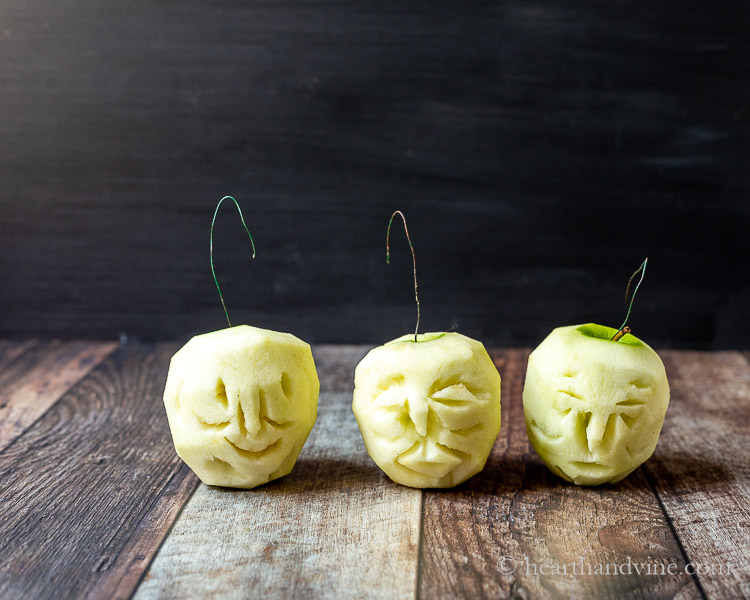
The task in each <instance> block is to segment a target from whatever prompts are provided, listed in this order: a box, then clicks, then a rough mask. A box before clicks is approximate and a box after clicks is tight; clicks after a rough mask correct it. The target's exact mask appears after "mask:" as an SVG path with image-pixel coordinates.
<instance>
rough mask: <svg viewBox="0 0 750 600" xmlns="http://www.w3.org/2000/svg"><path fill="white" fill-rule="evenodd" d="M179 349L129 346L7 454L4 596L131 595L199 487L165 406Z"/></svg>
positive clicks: (1, 550)
mask: <svg viewBox="0 0 750 600" xmlns="http://www.w3.org/2000/svg"><path fill="white" fill-rule="evenodd" d="M175 349H176V348H175V347H174V346H173V345H166V346H158V347H156V348H153V347H142V346H124V347H121V348H120V349H119V350H118V351H117V352H115V353H114V354H112V355H111V356H110V357H108V358H107V359H105V360H104V361H103V362H102V363H101V364H100V365H99V366H98V367H96V368H95V369H94V370H93V371H91V373H89V375H88V376H87V377H85V378H84V379H83V380H82V381H80V382H79V383H78V384H77V385H75V386H74V387H73V388H71V389H70V390H69V391H68V392H67V393H66V394H65V395H64V396H63V397H62V398H61V399H60V400H59V401H58V402H57V403H55V405H54V406H53V407H52V408H51V409H50V410H48V411H47V413H46V414H45V415H44V416H43V417H42V418H41V419H40V420H38V421H37V422H36V423H35V424H34V425H33V426H32V427H31V428H29V429H28V430H27V431H26V433H25V434H24V435H23V436H21V437H20V438H18V439H17V440H16V442H15V443H14V444H12V445H10V446H8V447H7V448H6V449H5V450H4V451H3V452H2V453H0V522H2V523H3V535H2V537H0V556H2V557H3V560H2V561H0V596H1V597H3V598H29V597H35V598H37V597H41V598H46V597H49V598H66V597H82V596H85V595H86V594H87V593H89V592H94V595H96V592H97V591H112V593H113V595H116V596H119V597H127V596H129V595H130V593H131V591H132V588H133V587H134V586H135V585H136V583H137V580H138V569H139V568H140V569H143V568H145V567H146V566H147V565H148V563H149V561H150V558H151V557H152V556H153V554H154V553H155V552H156V548H157V547H158V544H159V543H160V541H161V539H162V538H163V536H164V534H165V533H166V531H167V530H168V528H169V525H170V524H171V519H173V518H174V516H175V515H176V507H179V506H181V505H182V504H183V503H184V501H185V500H186V498H187V497H188V496H189V494H190V492H191V491H192V489H193V486H194V482H195V480H194V479H193V485H191V484H190V475H189V472H188V470H187V469H185V468H183V466H182V463H181V461H180V460H179V459H178V458H177V456H176V455H175V453H174V450H173V449H172V447H171V440H170V436H169V431H168V427H167V421H166V415H165V414H164V409H163V406H162V403H161V394H162V390H163V386H164V380H165V376H166V370H167V365H168V362H169V358H170V356H171V355H172V353H173V352H174V350H175ZM141 572H142V571H141ZM102 595H105V594H102Z"/></svg>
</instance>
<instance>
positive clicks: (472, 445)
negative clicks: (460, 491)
mask: <svg viewBox="0 0 750 600" xmlns="http://www.w3.org/2000/svg"><path fill="white" fill-rule="evenodd" d="M352 409H353V410H354V414H355V416H356V418H357V422H358V423H359V428H360V431H361V432H362V438H363V439H364V442H365V446H366V447H367V451H368V453H369V455H370V456H371V457H372V459H373V460H374V461H375V462H376V463H377V465H378V466H379V467H380V468H381V469H383V471H385V473H386V474H387V475H388V476H389V477H390V478H391V479H393V480H394V481H396V482H398V483H401V484H404V485H408V486H411V487H451V486H454V485H457V484H459V483H461V482H462V481H465V480H466V479H468V478H469V477H471V476H472V475H474V474H476V473H478V472H479V471H481V470H482V468H483V467H484V464H485V462H486V460H487V456H488V455H489V452H490V450H491V449H492V445H493V443H494V441H495V438H496V437H497V434H498V432H499V430H500V375H499V374H498V372H497V369H496V368H495V366H494V365H493V363H492V360H491V359H490V357H489V356H488V355H487V352H486V350H485V349H484V346H482V344H481V343H479V342H477V341H476V340H472V339H471V338H467V337H465V336H463V335H460V334H457V333H428V334H423V335H420V336H419V341H418V342H415V341H414V336H413V335H406V336H403V337H401V338H398V339H396V340H393V341H392V342H389V343H387V344H385V345H384V346H380V347H378V348H374V349H373V350H371V351H370V353H369V354H368V355H367V356H365V358H364V359H362V361H361V362H360V363H359V365H358V366H357V370H356V373H355V390H354V402H353V405H352Z"/></svg>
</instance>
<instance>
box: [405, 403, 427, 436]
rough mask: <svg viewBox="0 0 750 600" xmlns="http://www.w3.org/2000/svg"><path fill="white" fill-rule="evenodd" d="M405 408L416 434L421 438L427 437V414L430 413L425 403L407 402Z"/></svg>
mask: <svg viewBox="0 0 750 600" xmlns="http://www.w3.org/2000/svg"><path fill="white" fill-rule="evenodd" d="M406 408H407V410H408V411H409V418H410V419H411V421H412V423H414V428H415V429H416V430H417V433H418V434H419V435H421V436H423V437H424V436H425V435H427V413H428V412H429V411H430V407H429V406H427V402H425V401H422V402H409V401H408V400H407V401H406Z"/></svg>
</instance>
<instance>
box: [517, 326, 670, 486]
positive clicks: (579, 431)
mask: <svg viewBox="0 0 750 600" xmlns="http://www.w3.org/2000/svg"><path fill="white" fill-rule="evenodd" d="M616 333H617V329H614V328H611V327H605V326H603V325H595V324H593V323H588V324H585V325H572V326H569V327H559V328H557V329H555V330H553V331H552V332H551V333H550V334H549V335H548V336H547V338H546V339H545V340H544V341H543V342H542V343H541V344H540V345H539V346H538V347H537V348H536V349H535V350H534V351H533V352H532V353H531V356H530V357H529V364H528V369H527V372H526V383H525V385H524V390H523V408H524V415H525V419H526V432H527V434H528V436H529V440H530V441H531V444H532V446H534V449H535V450H536V452H537V454H539V456H540V457H541V458H542V460H543V461H544V462H545V463H546V465H547V466H548V467H549V469H550V470H551V471H552V472H554V473H555V474H557V475H559V476H560V477H562V478H563V479H566V480H568V481H571V482H573V483H575V484H578V485H599V484H602V483H617V482H618V481H620V480H622V479H623V478H625V477H627V476H628V475H629V474H630V473H631V472H633V471H634V470H635V469H637V468H638V467H639V466H640V465H641V464H642V463H643V462H644V461H646V460H647V459H648V458H649V457H650V456H651V454H653V452H654V448H656V443H657V441H658V439H659V433H660V432H661V428H662V424H663V423H664V416H665V414H666V412H667V405H668V404H669V382H668V381H667V375H666V372H665V370H664V364H663V363H662V361H661V359H660V358H659V355H658V354H656V352H654V350H653V349H651V347H650V346H648V345H647V344H646V343H645V342H643V341H641V340H639V339H638V338H637V337H635V336H634V335H632V334H630V333H627V334H625V335H624V336H623V337H621V338H620V339H619V340H617V341H614V340H612V337H613V336H614V335H615V334H616Z"/></svg>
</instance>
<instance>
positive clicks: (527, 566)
mask: <svg viewBox="0 0 750 600" xmlns="http://www.w3.org/2000/svg"><path fill="white" fill-rule="evenodd" d="M494 357H495V361H496V364H497V366H498V369H499V370H500V373H501V375H502V376H503V401H502V404H503V428H502V430H501V433H500V436H499V438H498V440H497V443H496V444H495V447H494V449H493V452H492V454H491V456H490V459H489V460H488V463H487V466H486V467H485V470H484V471H483V472H482V473H480V474H479V475H477V476H476V477H474V478H473V479H471V480H470V481H468V482H467V483H466V484H464V485H463V486H461V487H459V488H458V489H457V490H455V491H453V492H448V493H445V492H440V493H436V492H427V493H426V494H425V501H424V525H423V531H424V535H423V539H422V551H421V556H422V570H421V573H422V575H421V582H420V595H421V597H423V598H498V597H523V598H560V597H563V598H564V597H578V598H581V597H584V598H622V597H648V598H672V597H674V596H676V595H680V597H681V598H698V597H700V591H699V590H698V588H697V587H696V585H695V583H694V581H693V580H692V579H691V577H690V576H689V575H687V574H684V573H682V572H681V571H682V568H683V567H684V566H685V561H684V559H683V557H682V554H681V550H680V547H679V544H678V543H677V540H676V539H675V537H674V535H673V533H672V531H671V530H670V528H669V525H668V523H667V522H666V519H665V518H664V515H663V513H662V511H661V509H660V507H659V504H658V502H657V499H656V498H655V496H654V494H653V493H652V490H651V488H650V486H649V484H648V482H647V481H646V480H645V479H644V477H643V475H642V473H640V472H639V471H636V472H635V473H634V474H633V475H631V476H630V477H628V478H627V479H626V480H625V481H623V482H622V483H620V484H619V485H617V486H611V487H610V486H606V487H600V488H582V487H577V486H574V485H571V484H569V483H566V482H563V481H562V480H560V479H558V478H557V477H555V476H554V475H552V474H551V473H550V472H549V471H548V470H547V468H546V467H545V466H544V465H543V463H542V462H541V460H540V459H539V458H538V457H537V456H536V454H535V453H534V452H533V450H532V449H531V446H530V444H529V442H528V438H527V437H526V432H525V425H524V418H523V406H522V398H521V392H522V389H523V381H524V377H525V370H526V361H527V358H528V351H524V350H509V351H503V352H499V353H494ZM628 560H630V563H631V564H638V565H641V563H643V564H644V565H652V567H653V568H657V565H663V564H672V563H674V564H675V565H676V566H675V567H674V569H675V570H679V571H680V573H678V574H676V575H669V574H666V575H663V576H639V575H638V574H637V572H636V571H635V570H633V568H632V567H631V568H630V570H631V574H627V573H625V574H620V571H619V570H620V569H621V568H622V569H623V570H625V571H627V570H628V568H627V567H619V565H627V563H628ZM574 564H575V565H576V566H575V567H574ZM597 565H601V568H602V570H603V569H604V567H606V566H608V565H609V567H608V568H609V569H611V570H612V569H614V568H617V569H618V574H617V575H614V576H607V575H599V576H597V575H596V572H597ZM612 565H618V566H617V567H613V566H612ZM574 568H575V569H576V570H575V571H574ZM589 568H590V569H591V573H592V575H589V574H588V572H589V571H588V569H589ZM641 568H644V567H641ZM563 571H567V573H564V572H563ZM581 573H584V574H583V575H581Z"/></svg>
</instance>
